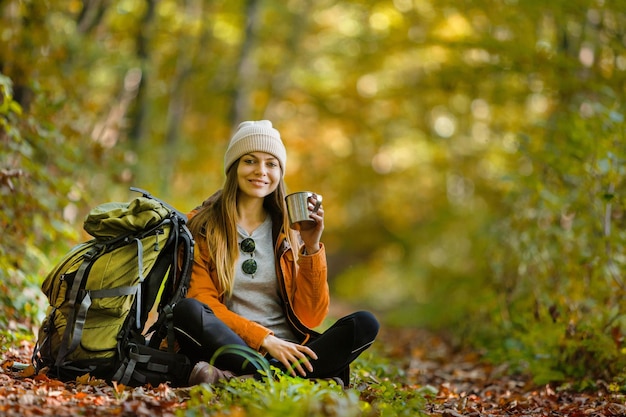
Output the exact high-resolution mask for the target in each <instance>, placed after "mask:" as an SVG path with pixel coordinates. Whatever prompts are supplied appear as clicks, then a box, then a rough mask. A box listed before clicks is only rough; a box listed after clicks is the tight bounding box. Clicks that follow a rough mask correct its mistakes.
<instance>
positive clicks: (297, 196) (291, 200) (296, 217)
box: [285, 191, 322, 230]
mask: <svg viewBox="0 0 626 417" xmlns="http://www.w3.org/2000/svg"><path fill="white" fill-rule="evenodd" d="M310 197H314V198H315V199H316V200H317V203H316V204H315V207H314V208H313V210H312V211H311V210H309V198H310ZM285 202H286V203H287V215H288V216H289V225H290V226H291V228H292V229H294V230H306V229H312V228H313V227H315V220H313V219H312V218H310V217H309V215H310V214H311V213H316V212H317V210H318V209H319V208H320V206H321V205H322V196H321V195H319V194H316V193H313V192H311V191H299V192H297V193H292V194H289V195H288V196H287V197H285Z"/></svg>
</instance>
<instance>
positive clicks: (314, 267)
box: [187, 210, 330, 351]
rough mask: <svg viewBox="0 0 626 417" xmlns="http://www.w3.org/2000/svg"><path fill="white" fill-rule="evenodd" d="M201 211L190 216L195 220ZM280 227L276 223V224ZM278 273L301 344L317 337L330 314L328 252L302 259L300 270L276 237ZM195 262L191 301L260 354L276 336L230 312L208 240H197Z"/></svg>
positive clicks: (286, 307) (279, 236) (281, 237)
mask: <svg viewBox="0 0 626 417" xmlns="http://www.w3.org/2000/svg"><path fill="white" fill-rule="evenodd" d="M196 212H197V210H194V211H192V212H191V213H189V215H188V217H189V218H191V217H193V215H194V214H195V213H196ZM274 224H276V223H274ZM274 236H275V237H274V242H275V246H274V247H275V250H274V252H275V254H276V273H277V275H278V283H279V288H280V294H281V297H282V299H283V306H284V310H285V314H286V316H287V320H288V322H289V324H290V325H291V327H292V329H293V331H294V333H295V334H296V336H297V337H299V338H300V339H299V341H300V343H303V344H304V343H306V342H307V341H308V340H309V338H311V337H316V336H317V333H316V332H315V331H313V330H312V328H313V327H317V326H319V325H320V324H321V323H322V321H323V320H324V318H325V317H326V315H327V314H328V306H329V303H330V291H329V288H328V281H327V264H326V251H325V248H324V246H323V245H321V246H322V247H321V249H320V250H319V251H318V252H317V253H314V254H312V255H303V254H302V250H301V252H300V255H299V257H298V262H297V264H298V265H297V267H296V262H294V258H293V252H292V249H291V248H290V247H289V245H288V244H287V240H286V236H285V234H284V232H282V231H280V232H279V233H276V232H275V233H274ZM195 240H196V246H195V253H194V262H193V267H192V271H191V281H190V283H189V291H188V293H187V297H192V298H195V299H197V300H198V301H201V302H202V303H204V304H206V305H208V306H209V307H210V308H211V309H212V310H213V312H214V313H215V315H216V316H217V317H218V318H219V319H221V320H222V321H223V322H224V323H226V325H227V326H228V327H230V328H231V329H232V330H233V331H234V332H235V333H237V334H238V335H239V336H240V337H241V338H242V339H243V340H244V341H245V342H246V343H247V344H248V346H250V347H251V348H253V349H256V350H257V351H259V350H261V343H262V342H263V339H265V337H266V336H267V335H268V334H271V333H272V332H271V331H270V330H269V329H267V328H265V327H263V326H261V325H260V324H258V323H256V322H253V321H250V320H248V319H246V318H244V317H241V316H240V315H238V314H235V313H233V312H232V311H230V310H229V309H228V308H227V307H226V305H225V304H224V297H223V296H220V292H219V290H218V281H217V271H216V269H215V264H214V263H213V261H212V260H211V259H210V256H209V252H208V247H207V242H206V239H205V237H204V236H196V237H195Z"/></svg>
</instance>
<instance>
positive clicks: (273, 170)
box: [237, 152, 282, 198]
mask: <svg viewBox="0 0 626 417" xmlns="http://www.w3.org/2000/svg"><path fill="white" fill-rule="evenodd" d="M281 175H282V171H281V168H280V163H279V162H278V159H276V157H274V156H273V155H271V154H269V153H265V152H252V153H249V154H245V155H243V156H242V157H241V158H240V159H239V164H238V165H237V184H238V185H239V192H240V193H241V194H243V195H245V196H246V197H252V198H265V197H266V196H268V195H269V194H271V193H273V192H274V190H276V187H278V184H279V181H280V179H281Z"/></svg>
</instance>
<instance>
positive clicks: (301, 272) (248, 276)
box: [174, 120, 379, 385]
mask: <svg viewBox="0 0 626 417" xmlns="http://www.w3.org/2000/svg"><path fill="white" fill-rule="evenodd" d="M286 161H287V154H286V150H285V147H284V145H283V143H282V141H281V138H280V134H279V132H278V131H277V130H276V129H274V128H273V127H272V123H271V122H269V121H267V120H261V121H254V122H243V123H241V124H240V125H239V127H238V128H237V130H236V132H235V134H234V136H233V137H232V139H231V140H230V143H229V145H228V148H227V150H226V154H225V156H224V170H225V173H226V181H225V183H224V187H223V189H222V190H220V191H218V192H217V193H215V194H214V195H212V196H211V197H209V199H207V200H206V201H205V202H204V203H203V204H202V206H200V207H198V208H196V209H194V210H193V211H192V212H191V213H190V214H189V219H190V220H189V228H190V230H191V231H192V233H193V235H194V238H195V240H196V251H195V259H194V264H193V269H192V275H191V282H190V285H189V292H188V294H187V298H186V299H185V300H183V301H182V302H180V303H178V304H177V306H176V308H175V310H174V325H175V329H176V336H177V341H178V344H179V346H180V348H181V352H182V353H185V354H186V355H187V356H189V358H190V359H191V361H192V363H196V365H195V366H194V369H193V371H192V373H191V376H190V378H189V383H190V385H194V384H197V383H202V382H204V383H212V382H216V381H217V380H219V379H220V378H229V377H232V376H233V375H247V374H253V375H256V376H259V374H258V373H257V372H256V371H257V369H256V368H255V367H254V366H252V364H251V363H250V362H249V361H246V360H245V357H244V356H242V355H240V354H237V353H234V352H232V351H229V349H226V350H224V349H222V351H223V353H221V354H219V355H218V356H217V358H216V360H215V363H214V365H215V366H213V365H209V364H208V363H207V362H209V361H210V360H211V358H212V357H213V355H214V353H215V352H216V351H217V350H219V349H220V348H221V347H223V346H227V345H238V346H247V347H249V348H251V349H254V350H255V351H257V352H259V353H260V354H262V355H265V358H267V360H268V361H269V363H270V364H272V365H273V366H276V367H277V368H279V369H281V370H283V371H286V372H288V373H290V374H291V375H294V376H295V375H300V376H301V377H305V378H335V380H337V378H339V379H340V381H341V382H342V383H343V384H344V385H347V384H348V383H349V365H350V363H351V362H352V361H353V360H354V359H355V358H356V357H357V356H358V355H359V354H360V353H361V352H363V351H364V350H365V349H367V348H368V347H369V346H370V345H371V344H372V343H373V341H374V339H375V337H376V335H377V333H378V327H379V325H378V322H377V320H376V319H375V318H374V316H373V315H372V314H370V313H368V312H357V313H354V314H351V315H348V316H346V317H344V318H342V319H340V320H338V321H337V322H336V323H335V324H334V325H333V326H331V327H330V328H329V329H328V330H326V331H325V332H324V333H322V334H318V333H316V332H315V331H313V330H311V329H312V328H314V327H317V326H319V325H320V324H322V321H323V320H324V319H325V317H326V315H327V313H328V306H329V289H328V282H327V266H326V255H325V249H324V245H323V244H322V243H321V242H320V238H321V236H322V231H323V229H324V209H323V206H321V207H320V208H319V209H318V210H317V211H316V212H315V213H312V214H311V215H310V217H311V219H312V220H313V221H314V222H315V226H314V227H312V228H310V229H307V230H301V231H300V232H296V231H294V230H292V229H290V228H289V223H288V219H287V216H286V208H285V202H284V198H285V184H284V181H283V177H284V174H285V164H286ZM309 203H310V205H311V207H313V205H314V204H315V203H316V200H315V198H314V197H312V198H310V199H309Z"/></svg>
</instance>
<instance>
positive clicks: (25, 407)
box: [0, 329, 626, 417]
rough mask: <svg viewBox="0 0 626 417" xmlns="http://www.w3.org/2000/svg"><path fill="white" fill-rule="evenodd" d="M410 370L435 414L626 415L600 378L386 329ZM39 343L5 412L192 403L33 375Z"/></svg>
mask: <svg viewBox="0 0 626 417" xmlns="http://www.w3.org/2000/svg"><path fill="white" fill-rule="evenodd" d="M378 343H381V344H384V346H385V347H386V348H385V349H384V350H385V352H386V353H385V354H386V355H388V356H389V357H390V359H391V361H392V363H393V364H397V366H398V367H399V368H401V369H403V370H404V374H405V375H406V381H403V382H402V387H403V388H402V389H404V390H412V389H421V388H423V387H432V389H431V390H430V391H431V392H433V393H436V394H434V395H433V396H432V397H430V398H429V399H428V402H427V404H426V408H425V410H424V411H425V413H427V414H428V415H432V416H445V417H458V416H512V415H514V416H555V417H558V416H567V417H584V416H624V415H626V406H625V405H624V404H625V402H626V398H625V396H624V395H622V394H619V393H617V392H614V391H615V390H613V389H611V387H610V386H609V385H608V384H606V383H604V382H602V381H598V387H599V389H598V390H596V391H595V392H585V393H579V392H574V391H569V390H564V389H559V388H557V387H554V386H550V385H547V386H541V387H537V386H534V385H533V384H532V383H531V382H530V381H529V380H528V379H525V378H522V377H513V376H509V375H507V372H506V371H507V370H506V367H505V366H499V367H495V366H491V365H488V364H485V363H482V362H481V361H480V360H479V359H480V358H479V356H478V355H476V354H475V353H471V352H470V353H467V352H457V351H453V350H452V349H451V348H450V346H449V345H448V344H446V343H445V342H444V341H443V340H442V339H441V338H439V337H437V336H435V335H432V334H430V333H428V332H424V331H420V330H415V329H384V330H383V331H382V332H381V335H380V338H379V342H378ZM32 348H33V346H32V345H31V344H30V343H28V342H22V343H21V344H20V345H19V346H16V347H13V348H10V349H9V350H8V351H7V352H6V353H5V354H4V355H3V357H2V367H1V368H0V415H3V416H20V417H30V416H74V415H86V416H96V415H97V416H99V417H100V416H104V417H109V416H111V417H112V416H151V417H159V416H167V417H169V416H174V413H175V411H176V410H178V409H181V408H184V407H185V401H186V399H187V398H188V390H187V389H173V388H171V387H169V386H167V385H161V386H159V387H155V388H152V387H140V388H130V387H124V386H119V385H108V384H106V383H104V381H100V380H94V379H90V378H86V379H83V380H81V381H77V382H73V383H62V382H59V381H56V380H53V379H50V378H48V377H46V376H45V375H29V373H30V371H29V368H26V369H17V368H16V367H15V365H16V364H25V363H28V362H29V358H30V355H31V353H32Z"/></svg>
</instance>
